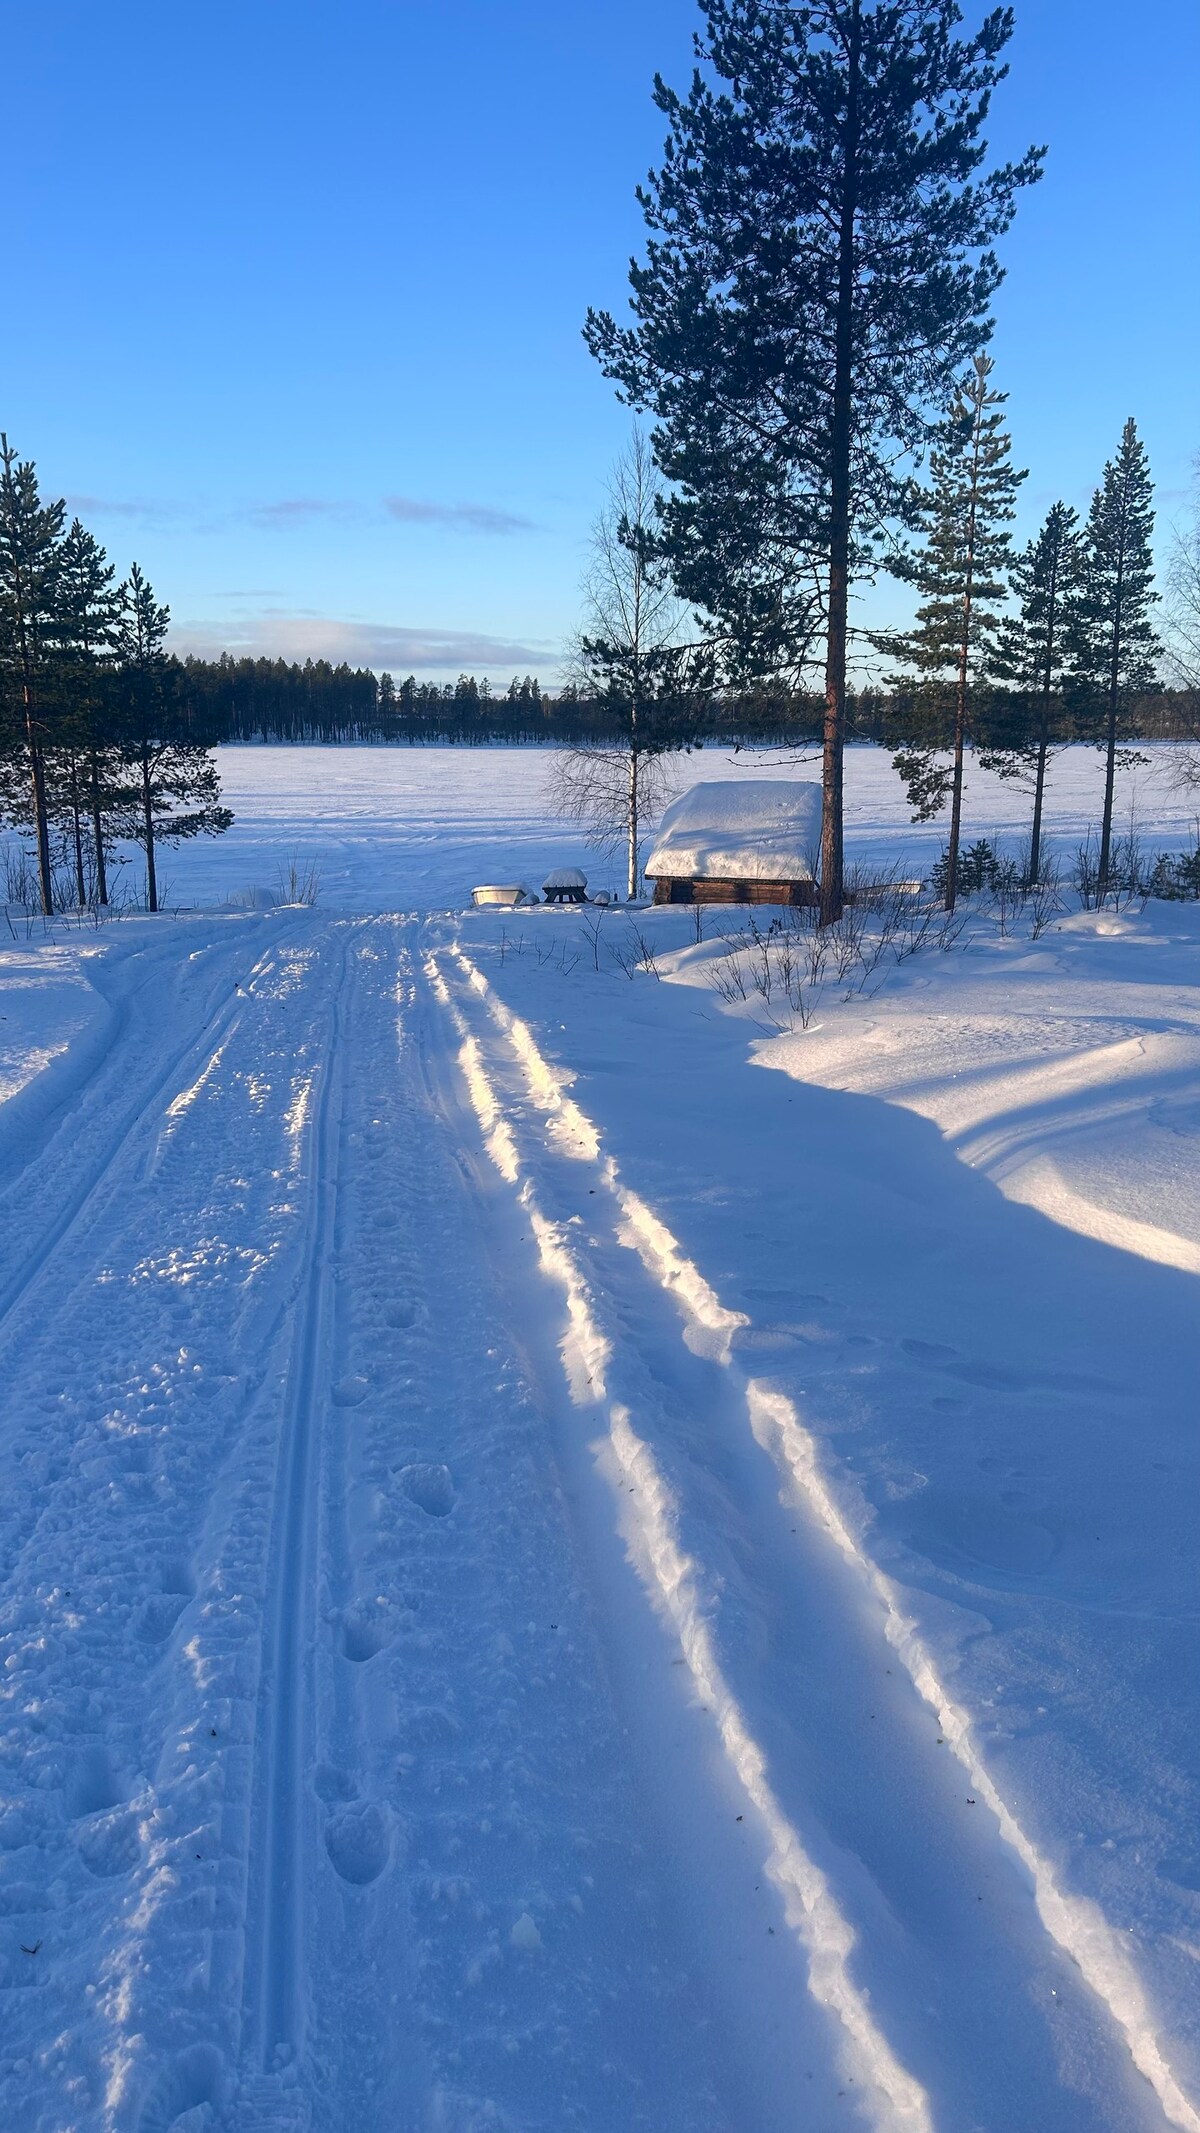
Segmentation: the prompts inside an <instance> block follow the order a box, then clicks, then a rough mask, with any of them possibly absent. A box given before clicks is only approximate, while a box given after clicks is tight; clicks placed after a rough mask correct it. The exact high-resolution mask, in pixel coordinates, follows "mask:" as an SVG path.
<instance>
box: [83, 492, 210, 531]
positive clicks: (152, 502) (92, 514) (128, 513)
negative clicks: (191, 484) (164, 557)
mask: <svg viewBox="0 0 1200 2133" xmlns="http://www.w3.org/2000/svg"><path fill="white" fill-rule="evenodd" d="M66 506H67V510H68V511H69V512H71V514H72V515H73V516H74V517H75V518H82V519H89V518H132V519H140V520H142V521H143V522H144V523H146V524H148V525H161V524H165V523H166V522H167V521H168V520H170V519H178V518H186V517H188V516H190V511H191V506H190V505H188V504H180V503H172V502H171V501H170V500H169V499H168V498H165V497H150V496H121V497H115V496H68V497H67V498H66Z"/></svg>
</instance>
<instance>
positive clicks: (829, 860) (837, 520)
mask: <svg viewBox="0 0 1200 2133" xmlns="http://www.w3.org/2000/svg"><path fill="white" fill-rule="evenodd" d="M861 44H862V20H861V12H860V6H859V0H854V6H853V10H852V14H851V20H850V42H849V49H848V52H847V75H846V134H845V149H846V154H845V170H844V174H843V180H842V210H841V218H840V223H839V229H838V293H837V315H836V319H835V322H834V380H833V410H832V415H833V420H832V424H831V433H830V470H829V473H830V479H829V612H828V617H827V635H826V640H825V725H824V745H823V756H822V764H821V913H820V917H821V924H822V925H823V926H832V925H836V924H837V921H838V920H839V919H840V917H841V915H842V909H843V902H844V849H843V834H842V794H843V772H844V756H845V741H846V629H847V622H848V617H849V601H850V446H851V436H852V422H853V398H852V395H853V374H854V240H855V218H856V215H857V212H858V153H859V81H858V72H859V54H860V50H861Z"/></svg>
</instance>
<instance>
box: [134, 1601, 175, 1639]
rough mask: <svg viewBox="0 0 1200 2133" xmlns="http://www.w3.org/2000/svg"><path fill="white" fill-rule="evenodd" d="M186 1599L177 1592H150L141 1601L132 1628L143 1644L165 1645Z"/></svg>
mask: <svg viewBox="0 0 1200 2133" xmlns="http://www.w3.org/2000/svg"><path fill="white" fill-rule="evenodd" d="M186 1606H187V1599H186V1596H185V1595H184V1594H183V1593H178V1592H152V1593H151V1595H150V1597H149V1599H148V1600H143V1601H142V1604H141V1606H140V1607H139V1609H138V1611H137V1614H136V1616H135V1618H134V1628H135V1630H136V1632H137V1634H138V1636H139V1637H140V1638H141V1640H142V1643H143V1644H165V1643H166V1641H167V1638H168V1637H169V1636H170V1634H171V1631H172V1630H173V1629H174V1627H175V1624H176V1623H177V1622H178V1620H179V1617H180V1615H181V1614H182V1613H183V1610H184V1608H185V1607H186Z"/></svg>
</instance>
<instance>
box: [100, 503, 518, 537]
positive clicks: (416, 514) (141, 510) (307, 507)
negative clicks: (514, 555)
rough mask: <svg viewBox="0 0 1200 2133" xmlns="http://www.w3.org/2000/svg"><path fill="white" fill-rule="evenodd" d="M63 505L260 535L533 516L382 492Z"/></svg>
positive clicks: (471, 527) (494, 522)
mask: <svg viewBox="0 0 1200 2133" xmlns="http://www.w3.org/2000/svg"><path fill="white" fill-rule="evenodd" d="M67 508H68V510H69V511H72V512H73V513H75V514H76V516H78V517H79V518H82V519H84V520H87V519H97V520H100V521H103V520H105V519H114V518H118V519H131V520H134V521H136V522H139V523H141V524H144V525H166V524H168V523H170V522H171V521H179V520H190V522H191V523H192V525H193V526H195V528H196V530H197V531H198V532H201V533H226V532H228V530H229V528H230V527H231V526H253V527H254V528H256V529H257V530H258V531H260V532H264V533H272V532H286V531H287V529H288V528H289V527H303V526H314V525H321V524H328V525H336V524H341V525H364V526H369V525H378V524H379V522H380V520H381V519H392V520H394V521H396V522H398V523H399V524H401V525H409V526H446V527H448V528H449V529H450V530H451V531H455V530H456V531H458V532H460V533H484V534H509V533H528V532H531V531H532V530H533V526H534V521H533V520H532V519H528V518H521V517H520V516H519V515H518V514H517V513H516V512H515V511H501V510H499V509H498V508H497V507H496V506H495V505H493V504H471V503H458V504H442V503H437V502H434V501H433V500H432V499H429V498H425V497H419V496H385V497H384V498H383V499H382V500H381V501H379V502H369V503H355V502H352V501H350V500H349V499H347V498H345V497H337V496H280V497H270V498H267V499H265V500H262V501H259V502H257V503H247V504H236V505H233V506H232V507H231V508H230V509H228V510H224V511H220V510H208V509H205V508H204V507H203V506H202V505H200V504H198V503H182V502H179V501H178V500H172V499H169V498H166V497H159V498H155V497H141V496H125V497H113V496H68V498H67Z"/></svg>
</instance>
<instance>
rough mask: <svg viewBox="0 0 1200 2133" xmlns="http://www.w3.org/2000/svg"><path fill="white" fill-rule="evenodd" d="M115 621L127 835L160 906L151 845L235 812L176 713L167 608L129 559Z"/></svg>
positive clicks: (226, 822)
mask: <svg viewBox="0 0 1200 2133" xmlns="http://www.w3.org/2000/svg"><path fill="white" fill-rule="evenodd" d="M120 597H121V614H120V618H119V621H118V625H117V654H118V659H119V662H120V667H119V677H118V683H119V687H118V694H119V704H120V722H121V729H122V739H121V755H122V759H123V761H124V764H125V766H126V774H127V780H128V782H127V783H126V786H125V789H124V793H123V796H122V797H123V799H124V803H125V821H124V824H123V828H124V832H125V834H126V835H128V836H130V837H133V838H136V840H137V841H138V843H140V844H141V846H142V847H143V850H144V851H145V854H146V907H147V909H148V910H150V911H157V909H158V868H157V862H156V852H157V848H158V846H159V845H161V844H177V843H178V842H179V841H180V839H181V838H186V837H198V836H217V835H219V834H220V832H221V831H222V830H227V829H228V828H229V827H230V824H231V823H232V821H233V816H232V814H231V813H230V810H229V809H228V808H227V807H222V806H221V805H220V785H219V782H218V778H217V767H216V764H215V763H214V761H213V758H212V751H211V749H210V748H208V747H206V746H205V745H204V744H203V742H198V741H197V740H196V739H194V738H193V737H192V735H191V734H190V733H189V732H188V730H187V727H186V724H185V722H184V720H183V719H182V717H181V715H180V702H179V697H180V688H179V684H180V678H181V669H180V668H179V666H178V664H177V663H176V662H175V661H174V660H172V659H171V658H170V657H169V655H168V654H167V652H166V651H165V649H164V640H165V638H166V634H167V626H168V623H169V622H170V619H171V617H170V609H169V608H166V607H163V606H161V605H160V603H159V602H158V601H157V600H156V599H155V597H154V592H153V589H152V587H151V586H150V584H149V583H148V581H147V579H146V578H145V577H144V575H143V573H142V572H141V570H140V569H139V568H138V565H137V564H136V563H135V564H134V565H133V568H132V570H131V571H130V573H129V577H128V578H127V580H126V582H125V584H124V585H122V587H121V594H120Z"/></svg>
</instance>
